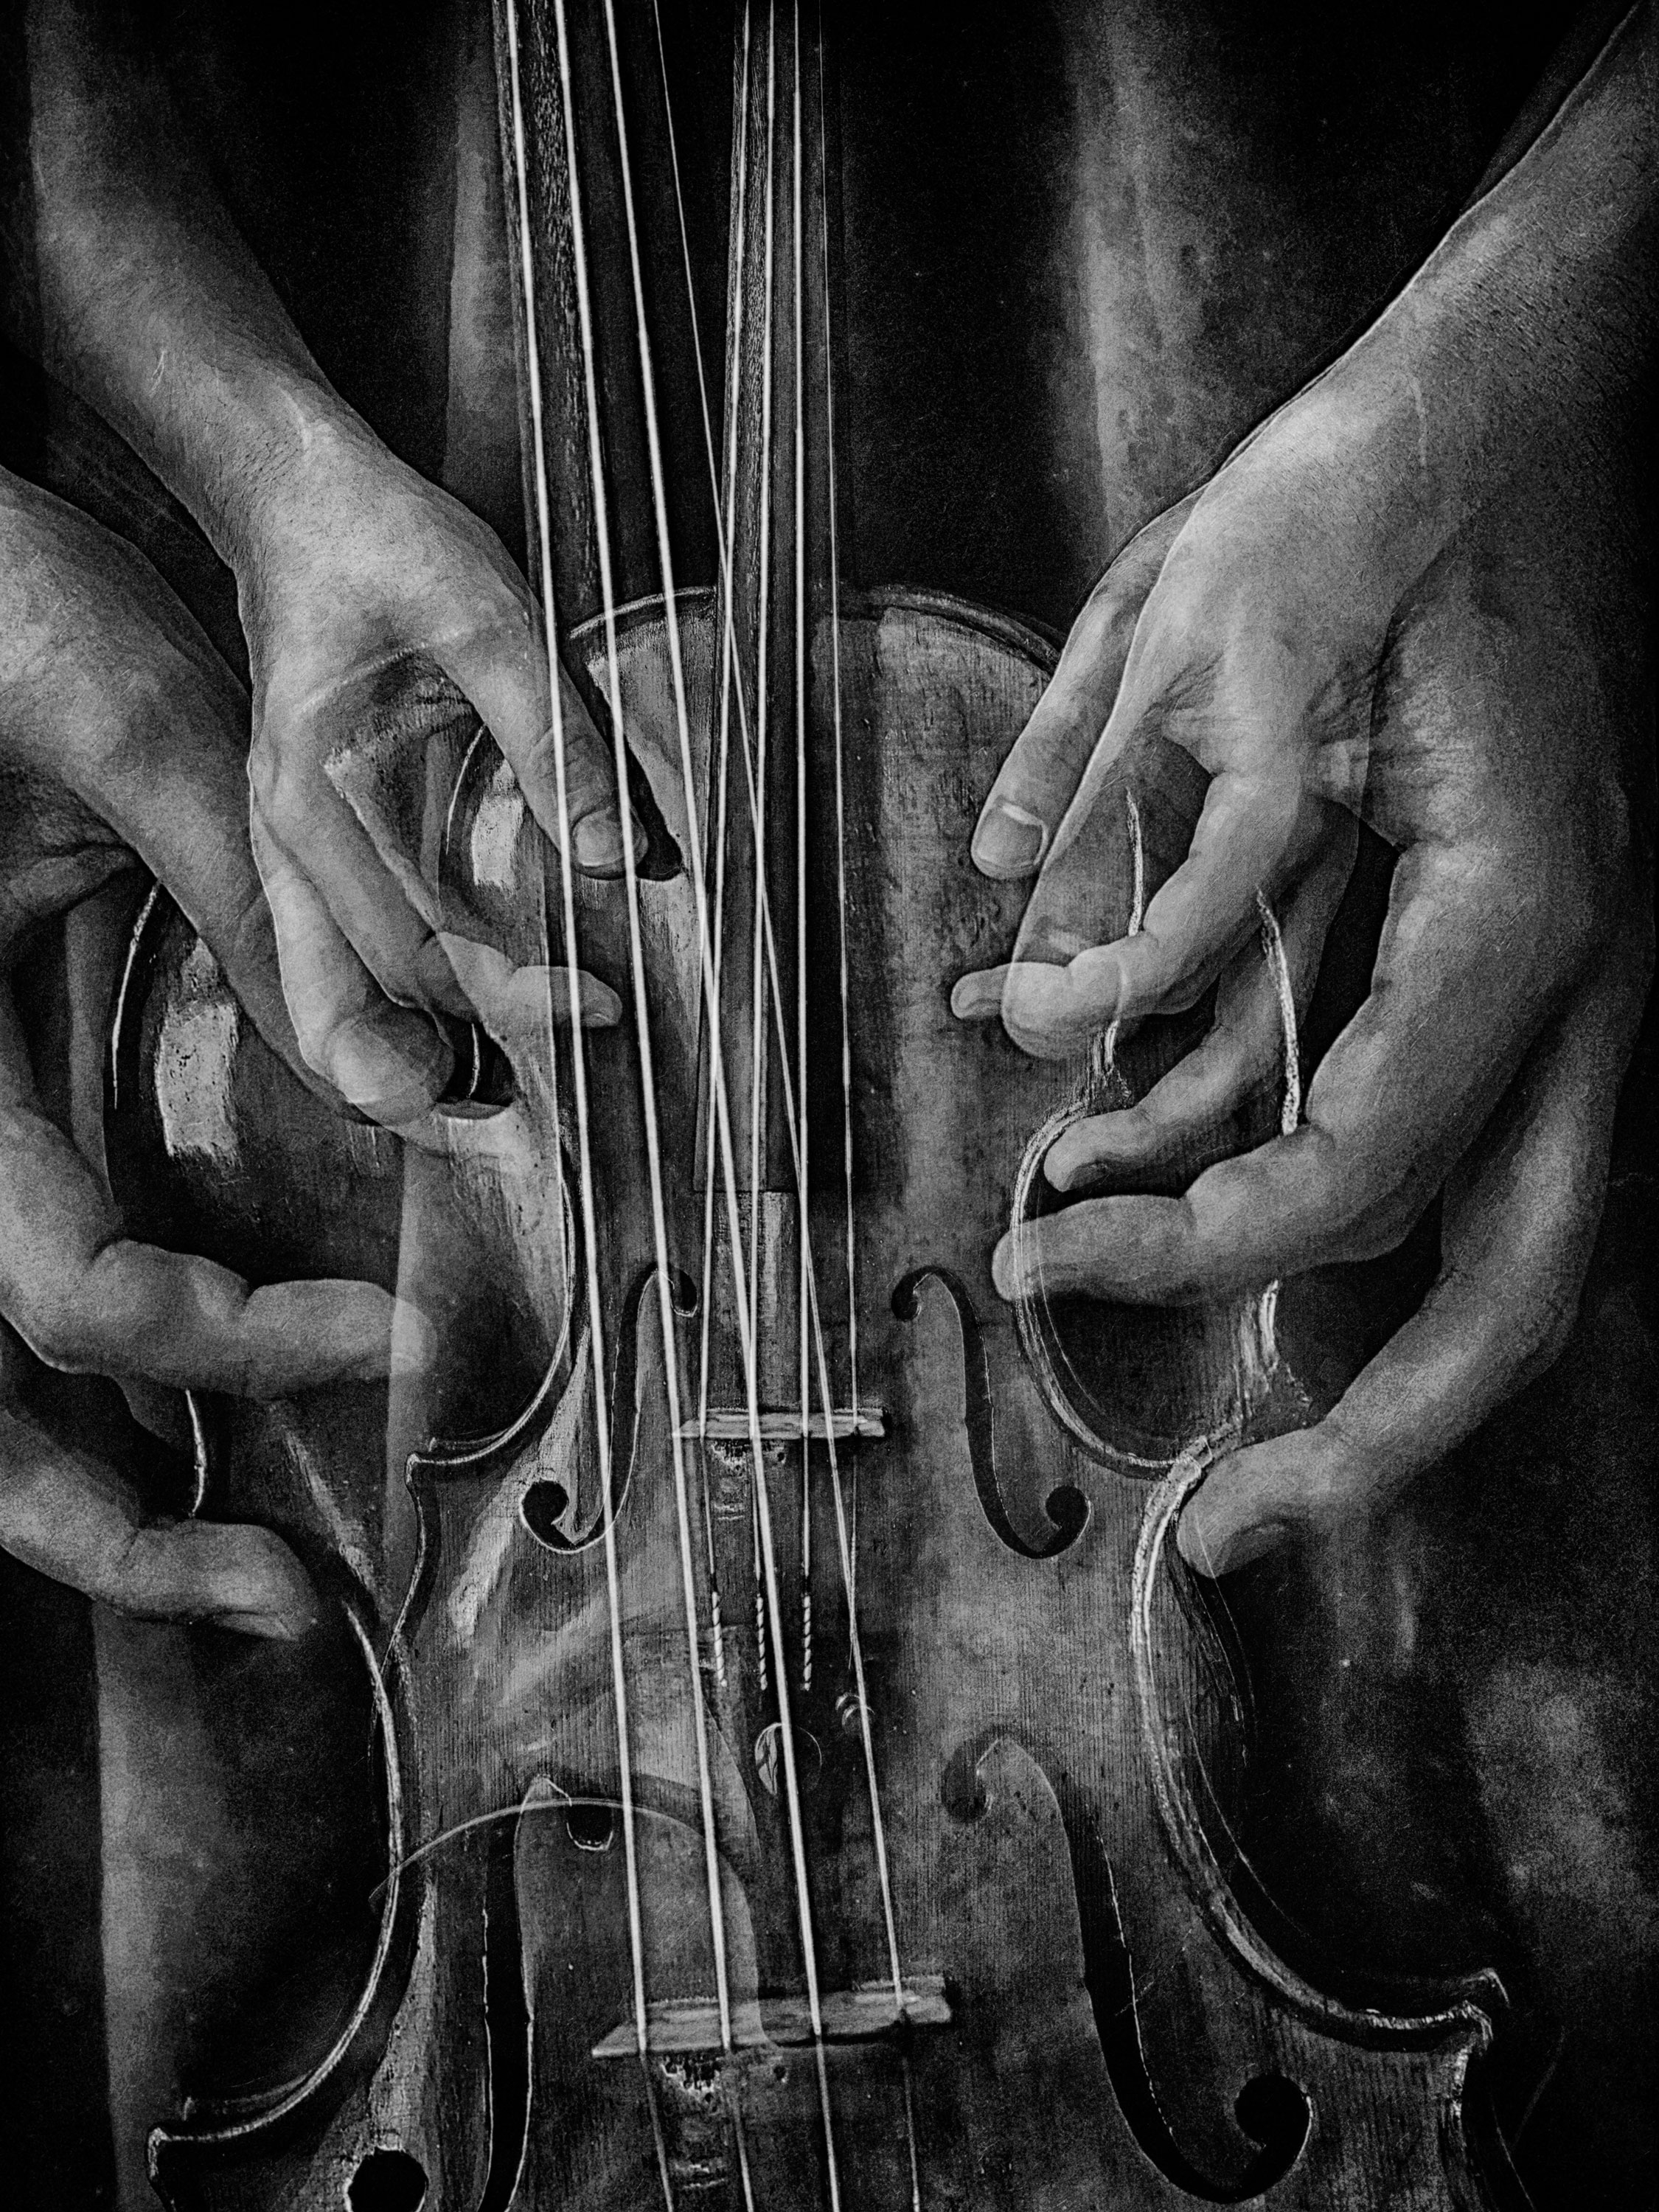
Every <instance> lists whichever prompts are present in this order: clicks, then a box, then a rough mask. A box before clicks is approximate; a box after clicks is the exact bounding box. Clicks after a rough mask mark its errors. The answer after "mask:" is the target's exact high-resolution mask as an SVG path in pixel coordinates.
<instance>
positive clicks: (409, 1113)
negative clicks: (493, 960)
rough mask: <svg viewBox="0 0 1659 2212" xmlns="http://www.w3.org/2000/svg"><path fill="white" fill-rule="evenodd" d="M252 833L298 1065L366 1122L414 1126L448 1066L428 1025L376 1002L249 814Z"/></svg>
mask: <svg viewBox="0 0 1659 2212" xmlns="http://www.w3.org/2000/svg"><path fill="white" fill-rule="evenodd" d="M252 845H253V854H254V858H255V860H256V861H257V863H258V868H259V872H260V875H261V877H262V878H263V880H264V890H265V896H266V900H267V902H268V904H269V909H270V920H271V927H272V931H273V933H274V936H275V939H276V957H277V964H278V969H279V972H280V975H281V979H282V986H283V996H284V998H285V999H286V1000H287V1003H288V1007H289V1012H290V1014H291V1016H292V1018H293V1022H294V1028H295V1036H297V1038H298V1041H299V1046H300V1050H301V1053H302V1054H303V1055H304V1057H305V1060H306V1061H307V1065H308V1066H311V1067H313V1068H315V1069H316V1071H317V1073H319V1075H321V1076H322V1077H323V1078H324V1079H325V1080H326V1081H328V1082H330V1083H331V1084H332V1085H334V1087H335V1089H336V1090H337V1091H338V1092H339V1093H340V1095H341V1096H342V1097H343V1098H345V1099H346V1100H347V1101H348V1102H349V1103H350V1104H351V1105H353V1106H356V1107H357V1108H358V1109H360V1110H361V1111H362V1112H363V1113H365V1114H368V1115H370V1116H371V1117H372V1118H373V1119H374V1120H375V1121H381V1122H384V1123H386V1126H387V1127H392V1128H397V1127H402V1126H403V1125H404V1123H406V1122H409V1121H414V1120H415V1119H416V1117H417V1116H418V1115H421V1114H422V1113H424V1112H425V1111H426V1110H427V1109H428V1107H430V1106H431V1105H432V1103H434V1101H435V1100H436V1099H438V1098H440V1097H442V1095H443V1091H444V1087H445V1085H447V1082H448V1081H449V1078H450V1075H451V1073H452V1072H453V1065H454V1056H453V1054H452V1053H451V1051H450V1048H449V1046H448V1044H447V1042H446V1041H445V1039H444V1038H443V1036H441V1033H440V1031H439V1030H438V1028H437V1026H436V1024H435V1023H433V1022H432V1021H431V1020H430V1019H429V1018H428V1016H426V1015H425V1014H423V1013H421V1012H418V1011H416V1009H414V1008H412V1007H407V1006H394V1005H393V1004H392V1001H391V1000H388V999H387V998H386V995H385V994H384V993H383V992H382V991H381V990H380V987H379V986H378V985H377V984H376V982H375V981H374V977H373V976H372V975H369V973H368V970H367V969H365V967H364V966H363V963H362V961H361V960H360V959H359V958H358V957H357V955H356V951H355V950H354V949H353V947H352V945H350V944H349V941H348V940H347V939H346V937H345V935H344V934H343V932H342V931H341V929H340V928H339V927H338V926H337V923H336V921H335V920H334V917H333V915H332V914H331V912H330V909H329V907H328V903H327V902H326V900H325V898H324V897H323V896H322V895H321V893H320V892H319V890H318V889H317V888H316V886H315V885H314V884H313V883H312V881H311V879H310V878H309V876H308V875H307V872H305V870H304V869H303V868H302V867H301V866H300V864H299V862H298V861H297V860H295V858H294V856H293V854H290V853H289V851H288V850H287V849H286V848H284V847H283V845H282V844H281V842H279V841H278V839H277V838H276V836H275V834H274V833H273V832H272V830H271V829H270V828H269V826H268V825H267V823H265V820H264V817H263V815H262V814H261V813H260V812H259V811H258V808H257V806H256V808H255V810H254V811H253V814H252Z"/></svg>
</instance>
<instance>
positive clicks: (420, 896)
mask: <svg viewBox="0 0 1659 2212" xmlns="http://www.w3.org/2000/svg"><path fill="white" fill-rule="evenodd" d="M237 535H238V539H239V542H238V544H235V545H234V546H233V547H232V549H231V550H232V562H233V566H234V568H235V569H236V574H237V583H238V587H239V590H240V598H241V605H242V618H243V622H244V624H245V626H246V631H247V637H248V650H249V657H250V660H251V662H252V674H253V747H252V757H251V761H250V775H251V780H252V788H253V816H252V820H253V849H254V856H255V859H256V860H257V861H258V868H259V873H260V875H261V877H262V878H263V879H264V887H265V890H266V893H267V895H268V896H269V898H270V906H271V911H272V914H273V915H274V917H275V921H276V941H277V946H278V950H279V951H280V954H281V959H282V974H283V984H284V986H285V987H286V989H287V994H288V1002H289V1010H290V1012H291V1013H292V1015H293V1018H294V1023H295V1028H296V1030H297V1031H298V1034H299V1039H300V1045H301V1050H302V1052H303V1053H304V1054H305V1057H306V1059H307V1061H308V1062H309V1063H310V1065H311V1066H312V1067H313V1068H314V1069H315V1070H316V1071H317V1072H318V1073H319V1074H320V1075H322V1076H323V1077H324V1078H325V1079H326V1080H327V1081H328V1082H330V1083H331V1084H332V1085H334V1086H335V1088H336V1089H337V1090H338V1091H341V1092H342V1093H343V1095H344V1096H345V1097H347V1098H348V1099H349V1100H350V1102H351V1103H353V1104H354V1105H356V1106H359V1107H361V1108H362V1109H363V1110H364V1111H365V1112H367V1113H368V1114H371V1115H374V1118H375V1119H376V1120H378V1121H386V1122H388V1123H390V1124H391V1125H392V1126H393V1127H398V1126H402V1125H403V1124H404V1123H406V1122H408V1121H411V1120H413V1119H414V1118H415V1117H416V1116H417V1115H419V1114H420V1113H421V1112H422V1110H423V1109H425V1108H426V1107H427V1106H428V1105H429V1104H430V1103H432V1101H433V1100H434V1099H435V1097H438V1096H439V1095H440V1094H441V1091H442V1089H443V1085H444V1083H445V1081H446V1080H447V1076H448V1073H449V1054H448V1049H447V1046H446V1045H445V1044H444V1042H442V1039H441V1034H440V1032H439V1030H437V1029H436V1028H435V1025H434V1024H433V1022H432V1021H431V1020H430V1019H429V1018H428V1014H429V1013H430V1012H447V1013H450V1014H455V1015H459V1016H470V1015H473V1014H476V1013H477V1012H479V1011H481V1010H480V1009H479V1008H478V1007H477V1005H476V1002H475V1000H474V999H473V998H472V996H471V993H470V992H469V990H468V988H467V987H466V985H465V982H464V981H463V980H462V977H461V975H460V974H459V972H458V969H457V967H456V964H455V961H454V958H453V954H452V952H451V949H450V946H449V944H448V943H447V939H448V938H449V937H450V935H451V933H453V932H455V931H459V932H460V933H462V934H464V935H465V934H466V933H467V932H468V925H467V921H466V918H465V916H464V915H456V914H453V913H446V912H444V911H442V910H441V908H440V906H439V903H438V902H437V900H436V899H435V896H434V894H433V891H432V889H431V886H430V884H428V882H426V881H425V880H424V879H423V878H422V876H421V874H420V873H419V872H418V870H417V868H416V866H415V865H414V860H415V856H414V855H412V854H409V853H407V852H405V851H404V850H402V849H401V847H402V845H403V844H404V842H407V841H406V840H404V839H399V838H398V837H396V836H391V837H387V836H385V835H377V828H378V825H377V823H375V822H374V820H373V819H372V818H369V810H368V809H367V808H366V807H365V805H364V804H363V798H362V793H361V791H360V790H359V789H358V788H357V787H358V786H359V785H360V784H361V783H362V782H363V781H367V782H368V784H369V785H370V786H372V787H374V790H375V791H376V792H377V793H379V792H380V791H382V790H385V791H392V790H397V791H402V792H404V793H408V792H409V791H410V790H412V789H416V788H418V787H420V786H421V784H422V778H423V772H424V767H425V763H426V759H427V755H428V747H429V746H430V745H431V744H432V743H433V742H434V741H435V739H436V738H438V737H439V735H440V734H441V732H443V731H444V730H445V729H446V728H447V727H450V726H453V724H454V722H455V717H456V714H457V712H458V710H459V709H462V708H470V710H471V713H474V714H476V715H477V720H479V721H482V722H483V724H484V725H485V726H487V727H488V728H489V732H490V733H491V735H492V736H493V737H494V738H495V741H496V743H497V744H499V745H500V747H501V751H502V753H503V755H504V756H505V757H506V759H507V763H508V764H509V766H510V767H511V768H512V769H513V774H514V775H516V776H517V778H518V781H519V784H520V788H521V789H522V791H523V793H524V795H525V799H526V801H527V803H528V805H529V807H530V810H531V811H532V814H533V815H534V816H535V817H536V819H537V821H538V823H540V824H541V826H542V828H543V829H544V830H545V831H546V833H547V834H548V836H550V838H551V839H552V840H553V842H554V843H555V845H556V847H557V848H560V849H561V850H565V849H568V852H569V854H570V859H571V863H572V865H573V866H575V867H576V868H578V869H580V871H582V872H584V873H586V874H588V875H593V876H600V877H608V876H618V875H621V874H622V873H623V870H624V867H625V865H626V862H625V856H624V853H623V841H624V829H623V821H622V818H621V810H620V809H619V807H618V805H617V777H616V762H615V757H614V754H613V752H612V750H611V747H610V746H609V745H608V744H606V743H605V740H604V739H603V738H601V737H600V735H599V732H598V731H597V730H596V729H595V728H594V726H593V723H592V720H591V718H590V716H589V714H588V712H587V709H586V706H585V705H584V704H583V702H582V699H581V696H580V693H579V692H578V691H577V690H576V688H575V686H574V684H573V683H572V682H571V680H570V678H569V677H568V674H567V673H566V671H564V670H563V669H562V667H561V668H559V669H558V671H557V680H558V698H557V709H558V720H557V728H556V727H555V701H554V696H553V691H552V685H551V683H550V657H549V653H548V650H547V642H546V637H545V633H544V629H543V624H542V619H541V615H540V612H539V611H538V608H537V606H536V604H535V601H534V599H532V596H531V592H530V589H529V586H527V585H526V582H525V580H524V578H523V577H522V576H521V575H520V574H519V572H518V570H517V569H516V568H514V566H513V562H511V560H509V558H508V557H507V553H506V550H504V548H503V547H502V546H501V543H500V541H499V540H498V539H497V538H495V535H494V534H493V532H490V531H489V529H488V528H487V527H486V526H484V524H483V523H482V522H480V521H479V520H477V517H476V516H474V515H472V514H471V513H469V512H468V511H467V510H466V508H465V507H462V506H461V505H460V504H459V502H458V501H455V500H453V499H452V498H450V497H449V495H448V494H447V493H446V492H444V491H442V490H441V489H439V488H438V487H437V486H436V485H435V484H432V483H428V482H427V481H426V479H425V478H424V477H420V476H418V475H416V472H415V471H413V470H412V469H410V468H408V467H406V466H405V465H404V463H403V462H401V461H399V460H398V459H396V458H395V457H394V456H393V455H392V453H389V452H388V451H387V450H386V447H384V446H383V445H381V444H380V441H379V440H378V439H377V438H376V437H375V436H374V434H373V433H372V432H371V431H370V430H369V429H368V427H367V425H366V424H364V423H362V422H360V421H358V420H357V418H356V417H355V416H350V415H349V413H348V412H347V411H346V410H339V411H338V412H337V413H336V412H333V411H331V412H330V413H329V414H327V415H326V416H325V417H324V418H323V419H321V420H319V422H317V423H316V424H315V425H314V426H313V430H312V432H311V435H309V436H308V437H307V440H306V441H304V442H303V444H302V445H301V447H299V448H298V449H297V450H296V451H295V452H292V453H288V454H286V455H285V456H284V457H283V459H281V460H279V461H276V462H274V463H273V464H272V465H271V466H270V469H269V471H267V473H266V475H265V477H264V478H263V480H262V481H261V482H260V483H259V484H258V487H257V489H253V490H252V491H251V492H250V494H249V495H248V498H247V501H246V511H245V513H244V516H243V526H242V527H241V528H240V530H239V532H238V533H237ZM371 755H372V760H371V758H370V756H371ZM561 776H562V784H561ZM405 811H408V810H407V809H405ZM416 816H417V818H418V808H417V809H416ZM627 834H628V835H629V836H630V837H631V840H632V843H633V848H634V851H635V854H636V855H637V854H641V852H642V850H643V845H644V837H643V833H642V831H641V829H640V827H639V825H638V823H629V829H628V833H627ZM543 988H544V994H546V995H547V996H549V997H550V1000H551V1003H552V1006H553V1010H554V1012H555V1014H556V1016H557V1017H558V1018H567V1017H568V1011H569V991H568V977H567V975H565V973H564V972H563V971H562V969H558V968H557V967H556V968H555V969H553V971H552V973H551V975H550V976H549V977H547V979H546V981H545V983H544V986H543ZM579 995H580V1001H581V1006H582V1018H583V1019H584V1021H585V1022H586V1023H588V1024H611V1023H612V1022H614V1021H616V1020H617V1018H618V1017H619V1015H620V1012H621V1008H620V1006H619V1004H618V1002H617V1000H615V998H614V997H613V995H612V994H611V992H610V991H608V990H607V989H605V987H604V986H603V985H600V984H596V983H594V982H593V981H592V979H591V978H583V979H582V981H581V982H580V984H579Z"/></svg>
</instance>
